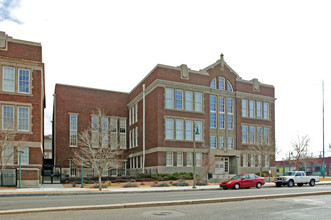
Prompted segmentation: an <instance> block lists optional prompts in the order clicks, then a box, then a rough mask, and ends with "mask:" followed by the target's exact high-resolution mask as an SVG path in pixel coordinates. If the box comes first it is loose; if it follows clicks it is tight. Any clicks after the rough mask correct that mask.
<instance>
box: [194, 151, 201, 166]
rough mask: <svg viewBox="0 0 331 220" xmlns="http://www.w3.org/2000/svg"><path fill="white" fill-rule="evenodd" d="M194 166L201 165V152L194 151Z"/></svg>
mask: <svg viewBox="0 0 331 220" xmlns="http://www.w3.org/2000/svg"><path fill="white" fill-rule="evenodd" d="M195 155H196V163H197V164H196V166H197V167H201V166H202V153H196V154H195Z"/></svg>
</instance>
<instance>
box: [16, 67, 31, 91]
mask: <svg viewBox="0 0 331 220" xmlns="http://www.w3.org/2000/svg"><path fill="white" fill-rule="evenodd" d="M20 70H26V71H28V72H29V92H21V91H20V78H19V77H20ZM17 92H18V93H21V94H31V71H30V70H29V69H24V68H18V71H17Z"/></svg>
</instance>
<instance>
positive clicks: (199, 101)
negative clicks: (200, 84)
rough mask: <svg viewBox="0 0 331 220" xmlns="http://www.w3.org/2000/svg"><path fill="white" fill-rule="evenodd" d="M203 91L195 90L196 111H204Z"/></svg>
mask: <svg viewBox="0 0 331 220" xmlns="http://www.w3.org/2000/svg"><path fill="white" fill-rule="evenodd" d="M201 106H202V93H200V92H195V93H194V110H195V111H196V112H201V111H202V107H201Z"/></svg>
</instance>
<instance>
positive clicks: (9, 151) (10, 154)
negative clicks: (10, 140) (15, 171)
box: [2, 148, 14, 164]
mask: <svg viewBox="0 0 331 220" xmlns="http://www.w3.org/2000/svg"><path fill="white" fill-rule="evenodd" d="M2 163H3V164H14V148H5V150H4V151H2Z"/></svg>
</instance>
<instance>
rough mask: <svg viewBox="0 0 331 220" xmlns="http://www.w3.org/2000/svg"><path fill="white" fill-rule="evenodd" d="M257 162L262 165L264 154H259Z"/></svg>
mask: <svg viewBox="0 0 331 220" xmlns="http://www.w3.org/2000/svg"><path fill="white" fill-rule="evenodd" d="M257 162H258V166H262V156H261V155H257Z"/></svg>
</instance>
